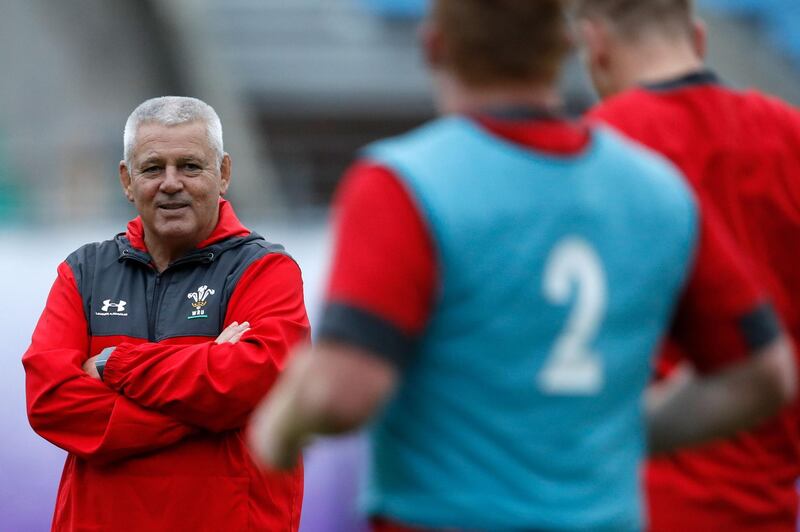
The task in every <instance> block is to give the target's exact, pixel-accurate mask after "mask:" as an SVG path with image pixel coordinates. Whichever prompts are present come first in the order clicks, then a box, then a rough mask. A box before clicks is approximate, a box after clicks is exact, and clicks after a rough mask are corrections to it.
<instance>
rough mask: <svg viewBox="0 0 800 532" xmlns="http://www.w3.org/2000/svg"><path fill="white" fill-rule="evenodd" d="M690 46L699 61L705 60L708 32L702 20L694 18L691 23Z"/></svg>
mask: <svg viewBox="0 0 800 532" xmlns="http://www.w3.org/2000/svg"><path fill="white" fill-rule="evenodd" d="M692 46H693V47H694V51H695V53H697V55H698V56H699V57H700V59H703V60H705V58H706V52H707V51H708V30H707V29H706V23H705V22H704V21H703V19H700V18H695V19H694V20H693V21H692Z"/></svg>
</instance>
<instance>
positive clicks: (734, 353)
mask: <svg viewBox="0 0 800 532" xmlns="http://www.w3.org/2000/svg"><path fill="white" fill-rule="evenodd" d="M738 253H739V252H738V249H737V247H736V246H735V244H734V243H733V242H732V241H731V239H730V237H729V235H728V233H727V231H726V230H725V229H724V228H723V227H722V226H721V225H720V224H719V222H718V221H717V219H716V218H715V217H713V216H710V215H708V213H706V215H705V216H704V217H703V222H702V227H701V235H700V242H699V248H698V252H697V255H696V259H695V265H694V270H693V272H692V274H691V277H690V280H689V283H688V285H687V289H686V291H685V293H684V296H683V298H682V301H681V302H680V305H679V308H678V313H677V315H676V320H675V324H674V329H673V334H672V338H673V339H674V340H675V341H676V342H677V343H678V344H679V345H680V346H681V347H682V349H683V351H684V352H685V353H687V354H688V356H689V358H690V360H691V361H692V363H693V365H694V366H695V368H696V370H697V371H696V372H691V371H678V372H676V373H675V374H674V375H673V376H672V378H669V379H667V380H666V381H663V382H662V383H659V384H656V385H654V386H653V388H651V390H649V392H648V396H647V413H648V436H649V442H650V449H651V451H652V452H665V451H670V450H672V449H674V448H676V447H679V446H686V445H693V444H698V443H701V442H704V441H707V440H711V439H717V438H724V437H728V436H731V435H733V434H735V433H736V432H739V431H741V430H745V429H748V428H751V427H753V426H754V425H756V424H757V423H759V422H761V421H763V420H765V419H767V418H769V417H770V416H772V415H774V414H776V413H777V411H778V410H779V409H780V408H781V407H782V406H783V405H785V404H786V403H787V402H788V401H790V400H791V399H792V398H793V397H794V396H795V394H796V388H797V370H796V367H795V357H794V351H793V347H792V344H791V341H790V340H789V339H788V337H787V335H786V333H785V331H784V330H783V328H782V326H781V324H780V322H779V320H778V318H777V316H776V315H775V312H774V310H773V309H772V306H771V305H769V304H768V303H766V302H765V301H764V299H763V298H762V297H761V296H760V295H759V291H758V290H757V288H756V286H755V284H754V283H753V281H752V279H751V278H750V277H749V274H748V272H749V271H750V268H749V266H748V265H747V264H746V263H745V261H744V260H742V258H741V257H740V256H739V254H738Z"/></svg>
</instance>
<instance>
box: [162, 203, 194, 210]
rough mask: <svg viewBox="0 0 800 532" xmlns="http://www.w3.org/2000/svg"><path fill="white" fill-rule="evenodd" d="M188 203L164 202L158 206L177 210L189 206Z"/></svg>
mask: <svg viewBox="0 0 800 532" xmlns="http://www.w3.org/2000/svg"><path fill="white" fill-rule="evenodd" d="M188 206H189V204H188V203H162V204H161V205H159V206H158V208H159V209H164V210H165V211H177V210H179V209H183V208H184V207H188Z"/></svg>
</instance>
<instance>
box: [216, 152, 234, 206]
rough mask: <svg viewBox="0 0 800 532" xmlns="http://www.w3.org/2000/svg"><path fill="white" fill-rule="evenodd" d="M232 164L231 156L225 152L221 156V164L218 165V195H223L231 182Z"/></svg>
mask: <svg viewBox="0 0 800 532" xmlns="http://www.w3.org/2000/svg"><path fill="white" fill-rule="evenodd" d="M232 165H233V160H232V159H231V156H230V155H228V154H227V153H225V154H224V155H223V156H222V164H220V167H219V175H220V184H219V194H220V196H224V195H225V193H226V192H227V191H228V185H230V183H231V167H232Z"/></svg>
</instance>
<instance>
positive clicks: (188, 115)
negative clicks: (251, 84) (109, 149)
mask: <svg viewBox="0 0 800 532" xmlns="http://www.w3.org/2000/svg"><path fill="white" fill-rule="evenodd" d="M196 120H201V121H202V122H204V123H205V125H206V132H207V133H208V144H209V146H211V149H213V150H214V152H215V154H216V156H217V164H221V163H222V157H223V154H224V152H223V150H222V123H221V122H220V120H219V116H217V112H216V111H214V108H213V107H211V106H210V105H208V104H207V103H206V102H204V101H202V100H198V99H197V98H190V97H188V96H162V97H160V98H151V99H150V100H147V101H145V102H144V103H142V104H140V105H139V107H137V108H136V109H134V110H133V112H132V113H131V115H130V116H129V117H128V121H127V122H125V132H124V134H123V144H124V150H125V151H124V159H125V164H126V165H127V166H128V168H131V158H132V157H133V147H134V146H135V145H136V134H137V132H138V130H139V126H141V125H142V124H145V123H147V122H155V123H157V124H162V125H165V126H177V125H180V124H187V123H189V122H194V121H196Z"/></svg>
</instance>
